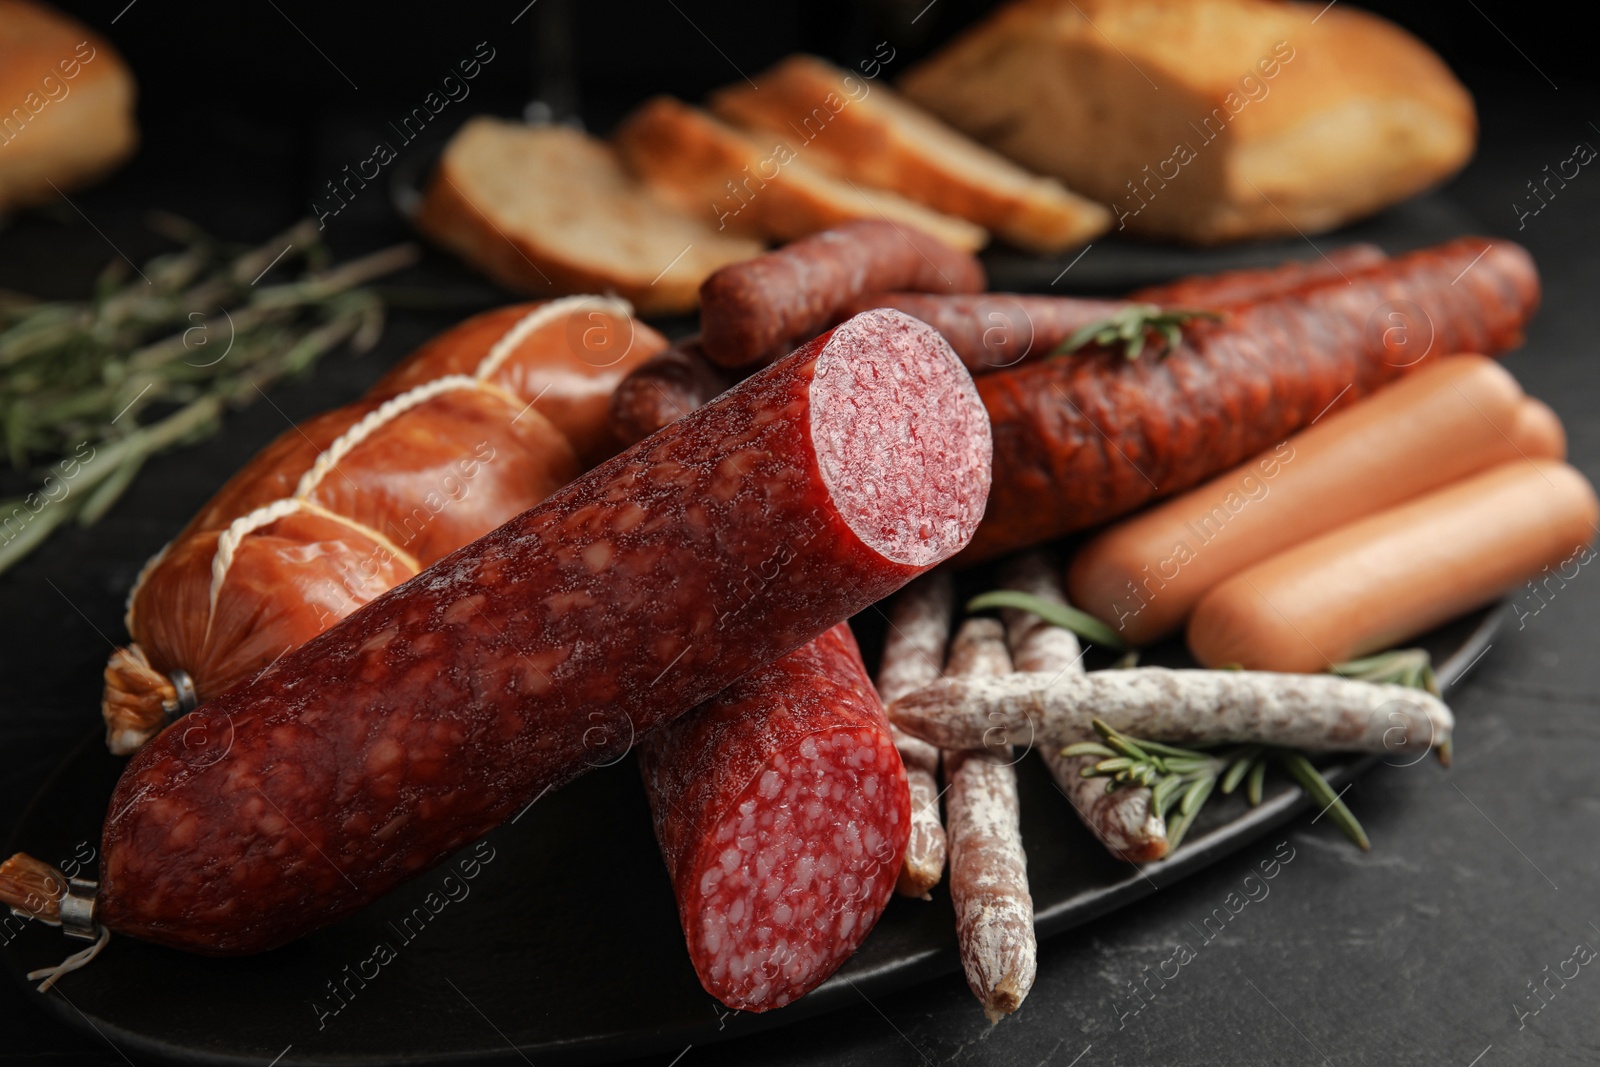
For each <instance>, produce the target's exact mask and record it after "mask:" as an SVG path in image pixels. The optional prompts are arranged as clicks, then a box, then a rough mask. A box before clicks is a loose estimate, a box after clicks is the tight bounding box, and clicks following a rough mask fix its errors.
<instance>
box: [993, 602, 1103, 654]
mask: <svg viewBox="0 0 1600 1067" xmlns="http://www.w3.org/2000/svg"><path fill="white" fill-rule="evenodd" d="M994 608H1020V609H1021V610H1023V611H1029V612H1032V613H1033V614H1035V615H1037V616H1039V618H1041V619H1043V620H1044V621H1045V622H1047V623H1050V624H1051V625H1052V626H1059V627H1061V628H1062V629H1064V630H1071V631H1072V632H1073V633H1075V634H1077V635H1078V636H1079V637H1081V638H1083V639H1084V640H1085V641H1089V642H1092V643H1094V644H1097V645H1104V646H1106V647H1107V648H1110V649H1115V650H1116V651H1118V652H1123V651H1126V650H1127V648H1128V644H1127V642H1125V641H1123V640H1122V638H1120V637H1118V636H1117V632H1116V631H1115V630H1113V629H1112V628H1111V627H1109V626H1107V625H1106V624H1105V623H1103V622H1101V621H1100V620H1099V619H1097V618H1095V617H1094V616H1093V615H1090V614H1089V613H1088V612H1087V611H1080V610H1079V609H1078V608H1074V607H1070V606H1068V605H1066V604H1062V603H1058V602H1057V601H1054V600H1046V599H1044V598H1043V597H1038V596H1034V595H1033V594H1031V593H1024V592H1021V591H1019V590H1016V589H995V590H992V591H990V592H987V593H980V594H979V595H977V596H975V597H973V598H972V599H971V600H969V601H967V611H969V612H977V611H990V610H992V609H994Z"/></svg>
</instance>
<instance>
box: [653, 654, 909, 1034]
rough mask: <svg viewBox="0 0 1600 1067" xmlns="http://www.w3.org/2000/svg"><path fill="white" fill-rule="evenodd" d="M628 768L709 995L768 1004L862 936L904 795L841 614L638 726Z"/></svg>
mask: <svg viewBox="0 0 1600 1067" xmlns="http://www.w3.org/2000/svg"><path fill="white" fill-rule="evenodd" d="M639 769H640V772H641V773H642V774H643V776H644V781H645V792H646V793H647V794H648V795H649V798H650V811H651V814H652V815H653V817H654V820H655V828H656V838H657V840H658V841H659V842H660V843H661V854H662V856H663V857H664V858H665V859H666V861H667V870H668V873H669V874H670V875H671V877H672V886H673V891H674V893H675V894H676V896H677V899H678V915H679V918H680V919H681V920H682V922H683V932H684V937H685V938H686V939H687V940H688V943H689V957H690V959H691V960H693V962H694V969H695V973H696V974H698V975H699V976H700V983H701V984H702V985H703V986H705V988H706V992H708V993H710V994H711V995H712V996H714V997H716V998H717V999H718V1000H720V1001H721V1002H722V1003H724V1004H726V1005H727V1006H728V1007H730V1008H737V1009H739V1010H741V1011H756V1012H760V1011H768V1010H770V1009H772V1008H780V1007H782V1006H783V1005H785V1004H787V1003H789V1002H790V1001H792V1000H795V999H797V998H798V997H801V996H803V995H804V994H806V993H807V992H809V991H810V990H812V989H813V988H815V987H816V986H817V985H819V984H820V983H821V982H822V980H823V979H825V978H827V977H828V975H830V974H832V973H833V972H834V971H835V970H837V969H838V967H839V965H840V964H841V963H843V962H844V961H845V960H846V959H848V958H849V957H850V955H851V954H852V953H854V952H855V950H856V948H857V947H858V946H859V945H860V944H861V942H862V941H864V940H866V936H867V934H868V933H869V932H871V930H872V927H873V925H874V924H875V923H876V922H877V921H878V917H879V916H880V915H882V914H883V909H884V906H885V905H886V904H888V903H889V898H890V897H891V896H892V895H893V891H894V884H895V879H896V877H897V876H898V875H899V873H900V857H901V854H902V853H903V851H904V850H905V845H906V835H907V833H908V832H909V829H910V808H911V798H910V796H909V794H908V793H907V790H906V777H905V772H904V771H903V770H902V769H901V766H900V756H899V755H898V754H897V753H896V752H895V745H894V741H893V739H892V738H891V737H890V736H889V721H888V720H887V719H885V718H884V715H883V705H882V704H880V703H879V702H878V695H877V693H876V692H874V691H873V688H872V683H871V681H870V680H869V679H868V678H867V672H866V668H865V667H864V666H863V665H862V663H861V652H860V650H859V649H858V648H857V647H856V642H855V638H854V637H853V636H852V635H851V633H850V627H849V626H848V625H847V624H844V623H840V624H839V625H838V626H835V627H834V628H833V629H831V630H829V631H827V632H826V633H824V634H823V635H822V636H821V637H818V638H817V639H816V640H814V641H812V642H810V643H809V644H806V645H802V646H801V647H800V648H798V649H796V650H795V651H793V652H791V653H789V654H788V655H787V656H784V657H783V658H782V659H780V660H777V661H776V662H774V663H772V664H769V665H768V666H766V667H763V668H761V669H759V670H756V671H753V672H751V673H750V674H747V675H745V676H744V677H743V678H741V679H740V680H739V681H737V682H735V683H734V684H733V685H731V686H729V687H728V688H727V689H724V690H723V691H722V692H720V693H718V694H717V695H716V696H714V697H712V698H711V699H710V700H708V701H706V702H705V703H704V704H701V705H700V706H699V707H697V708H695V709H694V710H693V711H691V712H689V713H688V714H687V715H685V716H684V717H683V718H681V719H679V720H678V721H676V722H674V723H672V724H671V725H669V726H665V727H663V728H662V729H660V730H657V731H656V732H655V733H653V734H651V735H650V737H649V738H647V739H646V740H645V741H644V743H643V744H641V745H640V747H639Z"/></svg>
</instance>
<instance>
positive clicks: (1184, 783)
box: [1061, 719, 1372, 854]
mask: <svg viewBox="0 0 1600 1067" xmlns="http://www.w3.org/2000/svg"><path fill="white" fill-rule="evenodd" d="M1093 723H1094V729H1095V733H1097V734H1099V735H1100V740H1099V741H1083V742H1080V743H1078V744H1075V745H1068V746H1067V747H1066V748H1064V749H1062V750H1061V754H1062V755H1063V756H1094V757H1098V761H1097V762H1095V763H1093V764H1090V765H1088V766H1085V767H1084V768H1083V770H1082V772H1081V773H1082V774H1083V776H1084V777H1085V778H1093V777H1104V778H1106V779H1107V782H1106V792H1108V793H1109V792H1111V791H1112V790H1114V789H1116V788H1118V787H1119V786H1124V785H1132V786H1144V787H1145V788H1148V789H1149V790H1150V805H1151V807H1152V808H1153V809H1154V810H1155V812H1156V813H1157V814H1159V815H1160V816H1161V817H1162V818H1163V819H1165V818H1166V817H1167V815H1168V814H1169V813H1170V812H1171V811H1172V809H1173V808H1174V807H1176V808H1177V816H1176V817H1175V818H1173V819H1172V820H1170V821H1169V822H1168V823H1167V851H1168V853H1169V854H1170V853H1171V852H1172V850H1174V849H1176V848H1177V847H1178V845H1179V844H1180V843H1181V842H1182V841H1183V838H1184V835H1185V834H1187V833H1188V832H1189V828H1190V826H1192V825H1193V824H1194V820H1195V817H1196V816H1197V815H1199V813H1200V809H1201V808H1202V807H1203V806H1204V805H1205V802H1206V800H1207V799H1209V798H1210V796H1211V793H1212V791H1213V790H1214V789H1216V788H1218V787H1219V786H1220V788H1221V791H1222V792H1223V793H1224V794H1229V793H1232V792H1233V791H1234V790H1235V789H1237V788H1238V787H1239V784H1240V782H1246V783H1247V784H1246V797H1247V799H1248V800H1249V802H1250V804H1251V806H1252V807H1254V806H1255V805H1257V804H1260V803H1261V790H1262V783H1263V781H1264V780H1265V776H1266V768H1267V762H1268V760H1269V759H1271V760H1273V761H1275V762H1277V763H1278V764H1279V765H1280V766H1282V767H1283V768H1284V770H1286V771H1287V772H1288V773H1289V775H1290V776H1291V777H1293V778H1294V780H1295V781H1296V782H1297V783H1299V785H1300V788H1302V789H1304V790H1305V792H1306V795H1307V796H1309V797H1311V798H1312V799H1313V800H1315V801H1316V802H1317V803H1319V804H1321V805H1322V806H1323V808H1324V810H1326V811H1327V813H1328V814H1329V816H1330V817H1331V818H1332V819H1333V822H1334V823H1335V825H1337V826H1338V827H1339V829H1341V830H1343V831H1344V833H1345V836H1346V837H1348V838H1350V840H1351V841H1354V842H1355V843H1356V845H1357V846H1358V847H1360V848H1361V849H1362V850H1363V851H1365V850H1367V849H1370V848H1371V847H1372V843H1371V841H1369V840H1368V838H1367V834H1366V831H1365V830H1363V829H1362V828H1361V823H1360V822H1359V821H1358V820H1357V819H1356V817H1355V815H1354V814H1353V813H1352V812H1351V811H1350V809H1349V808H1348V807H1346V806H1345V803H1344V801H1343V800H1341V799H1340V798H1339V795H1338V794H1337V793H1336V792H1335V791H1334V789H1333V787H1332V786H1331V785H1329V784H1328V780H1327V779H1326V778H1324V777H1322V774H1321V773H1320V772H1319V771H1318V770H1317V769H1316V767H1314V766H1312V764H1311V761H1310V760H1308V759H1306V757H1305V754H1304V753H1301V752H1298V751H1296V750H1294V749H1286V748H1278V747H1276V746H1271V745H1234V746H1229V747H1227V748H1223V749H1215V750H1213V749H1203V748H1194V749H1189V748H1177V747H1175V746H1172V745H1165V744H1162V743H1160V742H1157V741H1147V740H1144V739H1142V738H1134V737H1129V736H1128V735H1127V734H1124V733H1121V732H1119V731H1117V730H1114V729H1112V728H1111V727H1110V726H1109V725H1107V724H1106V723H1105V722H1104V721H1102V720H1101V719H1095V720H1093Z"/></svg>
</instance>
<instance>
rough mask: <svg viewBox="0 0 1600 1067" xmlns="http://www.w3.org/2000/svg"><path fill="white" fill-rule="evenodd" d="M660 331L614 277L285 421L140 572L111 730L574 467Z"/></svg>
mask: <svg viewBox="0 0 1600 1067" xmlns="http://www.w3.org/2000/svg"><path fill="white" fill-rule="evenodd" d="M665 344H666V342H665V340H664V339H663V338H662V337H661V336H660V335H659V334H657V333H656V332H655V331H654V330H652V329H650V327H648V326H646V325H644V324H643V323H640V322H636V321H635V320H634V319H633V318H632V316H631V315H630V314H629V310H628V306H627V305H626V304H624V303H622V302H621V301H618V300H614V299H611V298H608V297H593V296H588V297H569V298H567V299H564V300H554V301H549V302H546V303H542V304H520V305H517V306H515V307H509V308H502V309H500V310H498V311H491V312H488V313H486V314H483V315H479V316H478V317H477V318H474V319H470V320H468V321H467V322H465V323H462V324H461V325H460V326H457V327H455V328H454V329H452V330H449V331H446V332H445V333H443V334H441V335H440V336H439V337H437V338H435V339H434V340H433V341H431V342H429V343H428V344H427V345H424V346H423V347H422V348H421V349H419V350H418V351H417V353H416V354H415V355H413V356H412V357H411V358H410V359H408V360H406V361H405V362H403V363H402V364H400V366H398V367H397V368H395V369H394V370H393V371H391V372H390V373H389V375H388V376H387V377H385V378H384V379H383V380H381V381H380V382H379V383H378V384H377V385H376V386H375V387H374V389H373V391H372V392H371V394H370V395H369V396H368V398H366V399H364V400H362V401H360V402H358V403H356V404H352V405H349V406H347V407H343V408H340V409H338V410H336V411H331V412H328V413H326V414H324V415H320V416H318V417H317V418H314V419H312V420H310V421H308V422H307V423H305V424H304V425H302V426H298V427H295V428H292V429H290V430H288V431H286V432H285V433H284V434H283V435H282V436H280V437H279V438H278V439H277V440H276V441H274V442H273V443H272V444H270V445H268V446H267V447H266V448H265V449H263V450H262V451H261V453H260V454H258V455H257V456H256V458H255V459H254V460H252V461H251V462H250V464H249V465H248V466H246V467H245V469H244V470H242V471H240V472H239V473H238V474H236V475H235V476H234V477H233V478H231V479H229V481H228V483H227V484H226V485H224V486H223V487H222V489H220V490H219V491H218V492H217V494H216V496H214V497H213V498H212V499H211V501H210V502H209V503H208V504H207V505H206V506H205V507H204V508H202V509H201V511H200V513H199V514H198V515H196V516H195V517H194V519H192V520H191V521H190V522H189V524H188V525H187V526H186V527H185V528H184V529H183V531H182V532H181V533H179V534H178V536H177V538H175V539H174V540H173V541H172V543H171V544H169V545H168V546H167V547H166V548H165V549H163V550H162V552H161V553H160V554H159V555H157V556H156V558H155V559H153V560H152V561H151V562H150V563H149V564H147V565H146V567H145V569H144V571H143V572H142V573H141V574H140V576H139V579H138V580H137V581H136V582H135V583H134V588H133V590H132V592H131V593H130V594H129V597H128V617H127V624H128V631H129V633H130V634H131V635H132V637H133V643H132V644H131V645H129V646H128V647H127V648H121V649H117V650H116V651H115V652H114V653H113V654H112V657H111V661H110V662H109V663H108V664H107V666H106V670H105V683H106V688H105V696H104V699H103V701H102V709H101V710H102V713H103V715H104V717H105V720H106V739H107V743H108V744H109V745H110V747H111V750H112V751H113V752H116V753H119V754H123V755H126V754H128V753H130V752H133V751H134V750H135V749H137V748H138V747H139V746H140V745H142V744H144V742H145V741H147V740H148V739H149V738H150V737H151V736H153V735H154V734H155V732H156V731H157V730H159V729H160V728H161V727H162V725H164V723H165V722H166V720H167V718H168V717H169V716H171V715H173V714H176V713H178V712H180V711H187V710H188V709H189V708H191V707H193V706H194V704H195V703H197V702H199V701H204V700H206V699H209V698H210V697H212V696H214V695H215V694H217V693H220V692H222V691H223V690H224V689H226V688H227V687H228V686H230V685H232V684H233V683H235V682H237V681H239V680H240V679H242V678H246V677H249V676H250V675H252V674H254V673H255V672H256V671H258V670H260V669H261V668H263V667H265V666H266V665H267V664H268V663H271V662H272V661H273V660H274V659H276V658H277V657H278V656H281V655H282V654H283V653H284V652H285V651H286V650H288V649H291V648H295V647H297V646H298V645H300V644H302V643H304V642H305V641H307V640H309V639H310V638H311V637H313V636H315V635H316V634H318V633H321V632H322V631H323V630H325V629H327V628H328V627H329V626H330V625H332V624H333V623H334V622H336V621H338V620H339V619H341V618H343V617H344V616H346V615H348V614H350V613H351V612H352V611H354V610H355V609H356V608H358V607H360V606H361V605H362V604H365V603H367V602H368V601H370V600H372V599H373V598H374V597H376V596H378V595H379V594H381V593H383V592H384V591H386V590H388V589H391V588H393V587H394V586H396V585H398V584H400V583H401V582H403V581H405V580H406V579H407V578H410V577H412V576H413V575H415V574H416V573H417V572H418V571H419V570H421V569H422V568H423V567H426V566H427V565H429V564H430V563H432V562H433V561H434V560H436V559H439V558H440V557H442V556H444V555H446V554H448V553H450V552H452V551H454V550H455V549H457V548H459V547H461V546H462V545H464V544H466V543H467V542H468V541H471V540H472V539H473V538H475V537H477V536H479V535H480V534H484V533H487V532H488V531H489V530H492V529H494V528H495V527H496V526H498V525H500V524H501V523H502V522H505V521H506V520H507V519H509V518H511V517H512V516H513V515H516V514H518V513H519V512H521V511H523V510H524V509H525V508H528V507H530V506H531V505H533V504H535V503H537V502H538V501H539V500H541V499H543V498H544V497H545V496H546V495H548V494H549V493H551V492H552V491H554V490H555V489H556V488H558V487H559V486H562V485H564V484H566V483H567V482H569V481H571V480H572V478H573V477H574V476H576V475H577V473H578V471H579V470H580V469H581V468H580V464H581V462H582V460H581V459H580V458H579V456H578V455H576V454H575V450H576V447H577V446H575V443H574V442H578V443H581V445H582V447H584V448H585V449H587V450H588V451H589V455H590V458H594V455H593V453H594V451H595V450H596V449H599V450H600V451H604V449H603V448H601V444H600V443H601V442H605V441H608V440H609V433H610V431H609V429H608V428H607V427H606V425H605V414H606V412H605V409H604V403H603V400H602V402H601V406H600V407H598V408H597V407H596V405H595V402H594V400H593V394H594V393H595V391H596V390H599V389H609V383H610V382H611V381H613V380H614V379H615V378H616V377H617V376H618V375H620V374H621V373H623V371H624V369H625V368H627V367H629V366H631V365H633V364H635V363H637V362H638V361H639V360H640V359H641V358H643V356H645V355H648V354H649V353H650V352H652V351H654V350H656V349H658V348H660V347H662V346H664V345H665ZM601 364H605V365H604V366H602V365H601ZM546 412H548V413H549V415H550V416H551V417H553V418H556V419H560V420H561V424H560V426H557V425H556V424H555V423H554V422H552V421H551V419H550V418H547V417H546V414H545V413H546ZM569 434H570V435H571V436H569ZM607 447H609V446H607Z"/></svg>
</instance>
